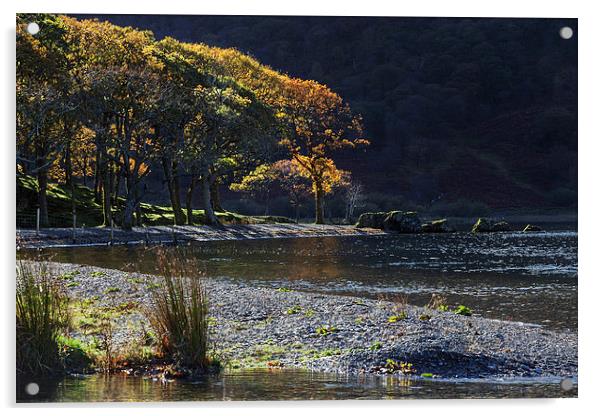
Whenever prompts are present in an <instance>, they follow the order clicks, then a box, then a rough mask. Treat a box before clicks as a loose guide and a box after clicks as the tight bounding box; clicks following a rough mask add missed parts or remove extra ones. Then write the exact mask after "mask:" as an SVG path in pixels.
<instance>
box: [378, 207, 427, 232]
mask: <svg viewBox="0 0 602 416" xmlns="http://www.w3.org/2000/svg"><path fill="white" fill-rule="evenodd" d="M383 229H384V230H385V231H397V232H399V233H419V232H421V231H422V221H420V218H419V217H418V214H417V213H416V212H413V211H407V212H403V211H391V212H389V213H388V214H387V216H386V217H385V220H384V221H383Z"/></svg>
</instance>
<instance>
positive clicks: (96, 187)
mask: <svg viewBox="0 0 602 416" xmlns="http://www.w3.org/2000/svg"><path fill="white" fill-rule="evenodd" d="M101 163H102V161H101V156H100V152H96V163H95V166H94V200H95V201H96V202H97V203H99V204H100V202H101V200H102V199H101V196H100V183H101V182H102V179H101V176H102V173H101V168H100V164H101Z"/></svg>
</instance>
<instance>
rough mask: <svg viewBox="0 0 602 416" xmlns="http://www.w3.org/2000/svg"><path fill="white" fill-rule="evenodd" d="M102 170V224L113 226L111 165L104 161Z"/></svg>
mask: <svg viewBox="0 0 602 416" xmlns="http://www.w3.org/2000/svg"><path fill="white" fill-rule="evenodd" d="M101 170H102V175H101V176H102V182H101V185H102V224H103V225H104V226H105V227H110V226H111V218H112V214H111V187H110V182H111V180H110V176H111V173H110V172H109V167H108V166H107V165H106V163H103V166H102V168H101Z"/></svg>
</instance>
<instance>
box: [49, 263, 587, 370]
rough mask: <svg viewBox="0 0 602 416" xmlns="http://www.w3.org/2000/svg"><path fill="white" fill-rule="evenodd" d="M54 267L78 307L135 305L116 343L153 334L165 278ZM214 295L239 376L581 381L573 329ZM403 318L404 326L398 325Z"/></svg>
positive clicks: (371, 306) (242, 289)
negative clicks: (153, 305)
mask: <svg viewBox="0 0 602 416" xmlns="http://www.w3.org/2000/svg"><path fill="white" fill-rule="evenodd" d="M49 266H50V269H51V270H52V271H53V273H57V274H59V275H62V276H68V284H67V286H68V288H67V290H68V291H69V292H70V293H69V294H70V297H71V298H72V299H78V300H85V299H92V300H93V302H94V304H95V305H96V306H110V307H116V306H118V305H123V304H125V303H130V304H132V305H135V307H130V308H127V312H125V313H123V314H122V315H121V316H120V317H119V318H118V319H117V320H116V329H115V333H114V339H115V343H116V344H117V345H120V344H121V345H125V344H127V343H128V341H129V340H131V339H132V337H135V336H137V335H136V332H137V331H140V328H145V327H146V328H148V322H146V320H145V318H144V316H143V314H142V313H141V309H143V308H144V305H147V304H148V302H149V301H150V296H149V285H152V284H153V282H154V281H156V279H158V278H157V277H154V276H148V275H141V274H137V273H126V272H123V271H118V270H111V269H102V268H97V267H90V266H83V265H76V264H63V263H49ZM206 287H207V290H208V293H209V296H210V302H211V306H210V315H211V322H210V330H211V340H212V342H211V343H212V347H213V348H214V350H215V352H216V353H217V354H218V355H219V356H220V357H221V358H222V360H224V361H225V362H227V363H228V366H230V367H231V368H252V367H261V366H264V367H265V366H267V367H271V366H274V367H284V368H306V369H311V370H314V371H326V372H339V373H354V374H357V373H364V372H375V373H389V372H391V371H390V368H386V363H387V360H394V361H395V362H407V363H412V364H413V367H412V371H415V374H416V375H420V374H423V373H431V374H433V375H434V376H435V377H445V378H454V377H460V378H513V377H553V378H561V377H577V334H576V333H575V332H571V331H562V332H561V331H551V330H547V329H543V328H541V327H539V326H537V325H530V324H523V323H520V322H506V321H496V320H491V319H485V318H480V317H476V316H461V315H456V314H454V313H452V312H440V311H434V310H430V309H425V308H421V307H415V306H410V305H401V304H399V303H398V302H391V301H384V300H371V299H364V298H358V297H348V296H336V295H324V294H316V293H306V292H299V291H292V290H290V289H287V288H257V287H251V286H250V285H248V284H245V283H232V282H226V281H222V280H216V279H207V281H206ZM402 310H403V311H404V312H405V314H406V315H407V317H406V318H405V319H399V320H398V321H397V322H389V318H390V317H391V316H395V315H399V314H400V312H401V311H402ZM320 327H322V328H323V330H322V331H321V332H322V333H323V334H319V333H318V331H317V330H318V328H320ZM73 335H74V336H76V337H78V336H82V334H77V333H75V334H73Z"/></svg>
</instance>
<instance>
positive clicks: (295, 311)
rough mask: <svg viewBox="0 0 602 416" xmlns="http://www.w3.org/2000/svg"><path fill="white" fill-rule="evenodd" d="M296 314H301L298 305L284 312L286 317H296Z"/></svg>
mask: <svg viewBox="0 0 602 416" xmlns="http://www.w3.org/2000/svg"><path fill="white" fill-rule="evenodd" d="M298 313H301V306H299V305H295V306H293V307H292V308H289V309H287V310H286V314H287V315H296V314H298Z"/></svg>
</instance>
